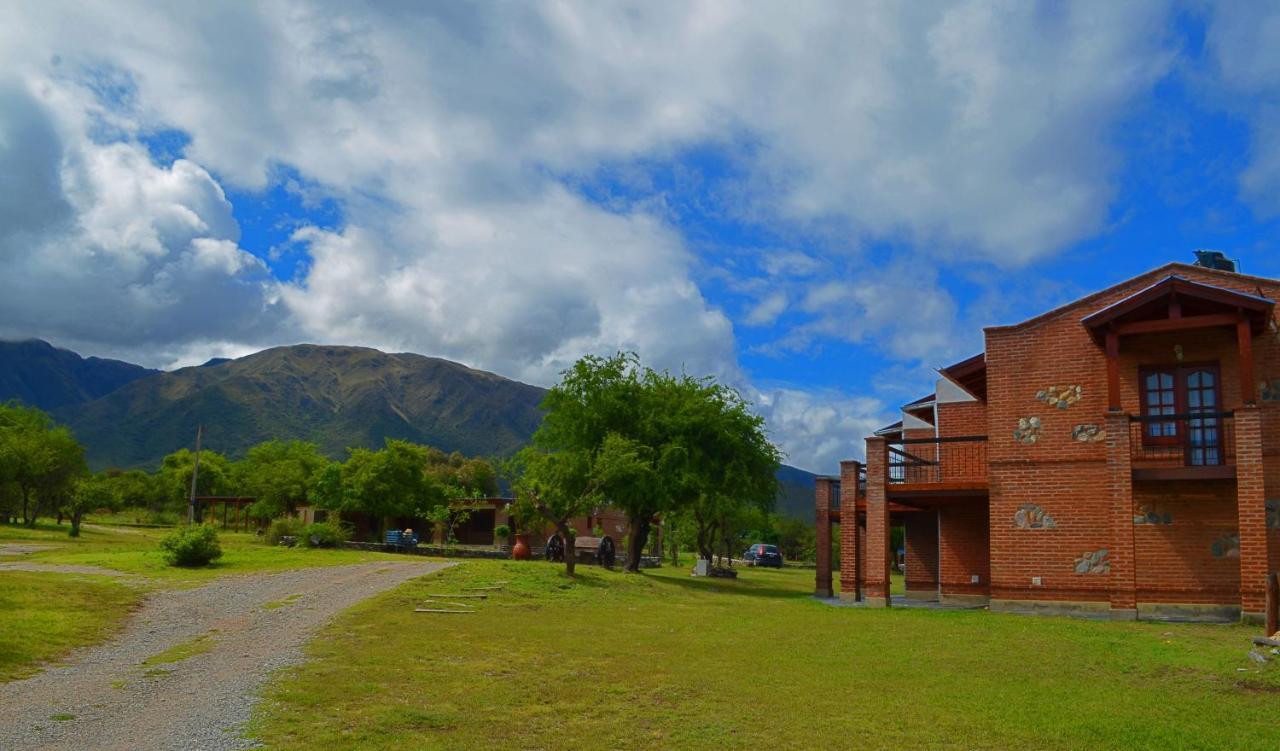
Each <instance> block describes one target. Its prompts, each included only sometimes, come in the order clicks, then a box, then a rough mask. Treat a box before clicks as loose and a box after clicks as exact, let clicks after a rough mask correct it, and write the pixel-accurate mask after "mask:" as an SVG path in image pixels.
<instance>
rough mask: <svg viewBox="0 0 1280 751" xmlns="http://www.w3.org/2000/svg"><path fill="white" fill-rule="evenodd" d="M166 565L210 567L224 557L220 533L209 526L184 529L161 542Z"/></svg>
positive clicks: (193, 526) (202, 525)
mask: <svg viewBox="0 0 1280 751" xmlns="http://www.w3.org/2000/svg"><path fill="white" fill-rule="evenodd" d="M160 550H162V551H163V552H164V560H165V563H168V564H169V565H170V566H183V567H186V568H195V567H198V566H208V565H209V564H210V563H212V562H213V561H215V560H217V559H219V558H221V557H222V546H221V545H219V544H218V533H217V532H215V531H214V530H213V527H211V526H210V525H208V524H194V525H192V526H190V527H183V528H181V529H179V530H177V531H175V532H174V533H172V534H170V535H169V536H167V537H165V538H164V539H163V540H161V541H160Z"/></svg>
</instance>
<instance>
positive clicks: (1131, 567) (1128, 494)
mask: <svg viewBox="0 0 1280 751" xmlns="http://www.w3.org/2000/svg"><path fill="white" fill-rule="evenodd" d="M1105 420H1106V422H1105V424H1106V427H1107V500H1108V504H1109V508H1110V516H1111V547H1110V549H1109V553H1110V555H1109V559H1110V561H1111V612H1112V614H1113V615H1114V616H1116V617H1118V618H1124V619H1136V618H1137V617H1138V595H1137V591H1136V590H1137V571H1136V563H1135V558H1136V555H1135V553H1134V543H1133V457H1132V454H1131V453H1130V448H1129V415H1128V414H1127V413H1124V412H1119V411H1114V410H1113V411H1109V412H1107V414H1106V418H1105Z"/></svg>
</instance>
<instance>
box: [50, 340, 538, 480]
mask: <svg viewBox="0 0 1280 751" xmlns="http://www.w3.org/2000/svg"><path fill="white" fill-rule="evenodd" d="M543 393H544V391H543V389H540V388H537V387H535V386H529V385H527V384H523V383H518V382H516V381H511V380H508V379H506V378H502V377H501V376H497V375H494V374H492V373H485V372H482V371H479V370H472V369H471V368H468V367H465V366H463V365H459V364H458V363H455V362H450V361H448V360H441V359H438V358H433V357H424V356H422V355H413V354H388V353H385V352H379V351H378V350H374V349H367V348H364V347H338V346H317V345H310V344H301V345H296V346H290V347H275V348H273V349H268V350H264V351H262V352H258V353H256V354H253V355H249V356H247V357H241V358H238V359H235V360H229V361H225V362H216V361H210V362H208V363H205V364H203V365H199V366H195V367H189V368H182V369H180V370H175V371H173V372H168V373H157V374H155V375H152V376H151V377H149V378H144V379H141V380H137V381H133V382H132V383H129V384H127V385H125V386H123V387H122V388H120V389H118V390H116V391H114V392H112V393H110V394H107V395H106V396H104V397H102V398H100V399H97V400H95V401H92V402H88V403H85V404H76V405H67V406H64V407H61V408H59V409H57V410H55V411H54V416H55V417H56V418H57V419H58V420H59V421H60V422H63V423H65V424H67V425H68V426H70V427H71V429H72V431H73V432H74V433H75V435H76V437H77V438H78V439H79V440H80V441H81V442H82V443H83V444H84V445H85V448H86V453H87V455H88V459H89V463H90V465H91V466H93V467H95V468H100V467H106V466H116V467H147V468H150V467H155V466H156V465H158V464H159V462H160V459H161V458H162V457H163V456H164V455H165V454H167V453H169V452H171V451H173V450H175V449H176V448H178V447H181V446H190V445H191V444H192V443H193V442H194V439H195V426H196V424H197V423H200V424H203V425H204V436H205V437H204V445H205V446H207V447H208V448H211V449H214V450H216V451H220V452H223V453H225V454H228V455H230V456H232V457H239V456H241V455H243V454H244V452H245V450H246V449H248V448H249V447H250V446H252V445H254V444H256V443H259V442H261V441H265V440H268V439H270V438H284V439H301V440H307V441H313V442H315V443H316V444H318V445H319V446H320V449H321V451H323V452H324V453H326V454H328V455H330V456H335V457H340V456H342V455H343V454H344V453H345V450H346V448H347V447H348V446H381V445H382V442H383V440H384V438H403V439H406V440H410V441H414V442H417V443H423V444H427V445H431V446H435V447H438V448H441V449H444V450H446V451H461V452H462V453H464V454H467V455H479V456H484V455H492V454H507V453H510V452H512V451H514V450H515V449H517V448H519V447H520V446H521V445H523V444H524V443H525V442H526V441H527V440H528V438H529V436H530V435H532V434H533V431H534V429H536V428H537V426H538V423H539V422H540V421H541V419H542V413H541V411H540V410H539V409H538V403H539V402H540V401H541V400H542V395H543Z"/></svg>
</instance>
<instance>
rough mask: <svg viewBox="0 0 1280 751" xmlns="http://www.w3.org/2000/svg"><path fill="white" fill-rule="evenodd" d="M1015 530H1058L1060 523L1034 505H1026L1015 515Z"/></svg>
mask: <svg viewBox="0 0 1280 751" xmlns="http://www.w3.org/2000/svg"><path fill="white" fill-rule="evenodd" d="M1013 526H1014V528H1015V529H1057V528H1058V523H1057V522H1055V521H1054V520H1053V517H1052V516H1049V515H1048V514H1046V513H1045V512H1044V509H1042V508H1040V507H1039V506H1038V505H1036V504H1034V503H1024V504H1022V506H1021V507H1019V508H1018V510H1017V511H1015V512H1014V513H1013Z"/></svg>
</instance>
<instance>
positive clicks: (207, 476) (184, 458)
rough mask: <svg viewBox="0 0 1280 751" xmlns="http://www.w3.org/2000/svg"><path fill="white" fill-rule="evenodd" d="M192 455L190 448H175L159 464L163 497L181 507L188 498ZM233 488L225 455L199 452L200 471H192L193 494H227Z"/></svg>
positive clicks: (230, 492) (194, 459) (192, 464)
mask: <svg viewBox="0 0 1280 751" xmlns="http://www.w3.org/2000/svg"><path fill="white" fill-rule="evenodd" d="M195 465H196V455H195V452H193V451H191V450H190V449H185V448H183V449H178V450H177V451H175V452H173V453H172V454H169V455H168V456H166V457H165V458H164V460H163V461H162V462H161V463H160V472H159V477H158V484H159V486H160V489H161V491H162V492H163V494H164V498H165V499H166V500H167V501H168V502H169V503H171V504H174V505H175V506H177V507H179V508H181V507H183V506H185V505H186V503H187V502H188V500H189V499H190V497H191V474H192V472H194V471H195ZM235 491H236V487H235V483H234V480H233V476H232V471H231V463H230V462H229V461H227V457H225V456H223V455H222V454H219V453H218V452H216V451H209V450H208V449H206V450H204V451H201V452H200V471H199V473H197V474H196V495H230V494H232V493H234V492H235Z"/></svg>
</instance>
